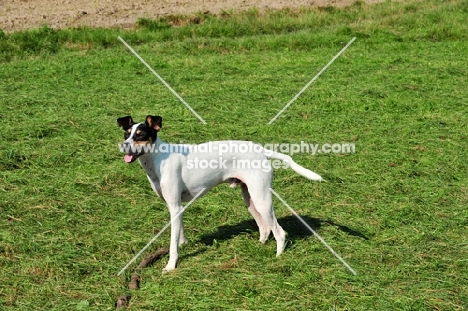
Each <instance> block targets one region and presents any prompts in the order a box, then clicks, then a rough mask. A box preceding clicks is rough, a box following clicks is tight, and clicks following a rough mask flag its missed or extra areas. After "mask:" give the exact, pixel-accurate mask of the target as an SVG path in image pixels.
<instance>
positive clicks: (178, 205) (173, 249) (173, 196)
mask: <svg viewBox="0 0 468 311" xmlns="http://www.w3.org/2000/svg"><path fill="white" fill-rule="evenodd" d="M178 188H179V187H177V181H174V180H167V181H166V182H162V183H161V190H162V194H163V196H164V199H165V201H166V204H167V207H168V209H169V213H170V214H171V243H170V246H169V262H168V263H167V265H166V267H165V268H164V269H163V273H165V272H169V271H172V270H174V269H175V268H176V265H177V259H178V258H179V242H185V235H184V230H183V228H182V226H183V223H182V214H179V213H180V211H181V210H182V201H181V191H179V189H178ZM181 234H182V236H181ZM181 238H182V241H181Z"/></svg>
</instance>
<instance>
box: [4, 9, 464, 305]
mask: <svg viewBox="0 0 468 311" xmlns="http://www.w3.org/2000/svg"><path fill="white" fill-rule="evenodd" d="M467 18H468V1H466V0H464V1H443V0H424V1H406V2H404V3H391V2H386V3H382V4H379V5H374V6H367V5H364V4H362V3H359V2H357V3H356V4H354V5H353V6H351V7H349V8H344V9H337V8H332V7H327V8H317V9H311V10H289V11H288V10H286V11H277V12H268V13H265V14H259V13H258V12H256V11H249V12H247V13H243V14H233V13H230V12H225V13H223V14H221V15H218V16H214V15H203V14H200V15H197V16H188V17H184V16H173V17H168V18H164V19H161V20H156V21H152V20H141V21H140V22H139V28H138V29H137V30H134V31H124V30H118V29H87V28H84V29H74V30H52V29H50V28H47V27H43V28H41V29H38V30H31V31H28V32H17V33H12V34H5V33H3V32H1V31H0V62H1V63H0V81H1V83H0V107H1V108H0V121H1V124H2V130H1V131H0V139H1V141H2V144H1V147H0V215H1V218H0V309H1V310H112V309H114V302H115V300H116V298H117V297H118V296H120V295H121V294H124V293H126V292H128V290H127V283H128V279H129V277H130V274H131V273H132V272H133V271H134V269H135V267H136V264H134V265H132V266H131V267H130V268H129V269H128V270H127V271H126V272H125V273H124V274H123V275H122V276H120V277H117V275H116V274H117V273H118V272H119V271H120V269H121V268H122V267H123V266H124V265H125V264H126V263H127V262H128V261H129V260H130V259H131V258H132V257H133V256H134V255H135V254H136V253H137V252H138V251H139V250H140V249H141V248H142V247H143V246H144V245H145V244H146V243H147V242H148V241H149V240H150V239H151V237H152V236H153V235H154V234H155V233H156V232H157V231H158V230H160V229H161V228H162V227H163V226H164V225H165V224H166V222H167V221H168V219H169V213H168V211H167V208H166V207H165V205H164V203H163V202H162V200H161V199H158V198H157V197H156V196H155V194H154V193H153V192H152V190H151V188H150V185H149V184H148V181H147V179H146V177H145V175H144V172H143V170H142V169H141V168H140V167H139V165H138V164H132V165H128V164H126V163H124V161H123V155H122V154H121V153H119V150H118V145H117V144H118V143H119V142H120V141H121V140H122V138H123V135H122V131H121V130H120V129H119V128H118V127H117V125H116V119H117V118H118V117H121V116H125V115H128V114H131V115H132V116H133V117H134V119H135V120H143V118H144V117H145V116H146V115H147V114H156V115H161V116H163V118H164V127H163V129H162V131H161V132H160V137H161V138H162V139H163V140H165V141H168V142H176V143H178V142H180V141H182V142H186V143H201V142H204V141H207V140H224V139H240V140H252V141H254V142H257V143H261V144H266V143H300V142H301V141H304V142H308V143H319V144H324V143H341V142H349V143H354V144H355V146H356V152H355V153H352V154H345V155H343V154H320V155H314V156H312V155H310V154H306V153H301V154H296V155H295V156H294V159H295V160H296V162H298V163H299V164H301V165H303V166H305V167H307V168H310V169H311V170H313V171H315V172H317V173H318V174H320V175H322V176H323V177H324V178H325V179H326V180H327V181H328V182H326V183H314V182H311V181H308V180H306V179H304V178H302V177H300V176H298V175H297V174H295V173H294V172H293V171H291V170H277V171H275V178H274V182H273V188H274V189H275V191H276V192H278V193H279V194H280V195H281V196H282V198H284V199H285V200H286V201H287V202H288V203H289V205H291V207H293V208H294V209H295V210H296V211H297V212H298V213H299V214H300V215H301V216H302V217H304V219H305V220H306V221H307V222H308V223H309V224H310V225H311V226H312V227H313V228H314V229H315V230H317V232H318V233H319V234H320V235H321V236H322V237H323V238H324V239H325V240H326V241H327V242H328V243H329V244H330V245H331V246H332V247H333V248H334V249H335V250H336V251H337V252H338V253H339V254H341V256H342V257H343V258H344V259H345V260H346V261H347V262H348V263H349V264H350V265H351V266H352V267H353V268H354V269H355V270H356V271H357V276H354V275H352V274H351V273H350V272H349V271H348V270H347V269H346V268H345V267H344V266H343V265H342V264H341V263H340V262H339V261H338V260H337V259H336V258H335V257H333V255H332V254H331V253H330V252H329V251H328V250H327V249H326V248H325V247H324V246H323V245H322V244H321V243H320V242H319V241H318V240H317V239H316V238H315V237H314V236H312V235H311V234H310V233H309V232H308V231H307V230H306V229H304V228H303V226H302V225H301V224H300V222H299V221H298V220H297V219H296V218H295V217H294V216H292V215H291V213H290V212H289V211H288V210H287V208H286V207H284V206H283V205H282V204H281V202H279V201H278V200H275V208H276V214H277V216H278V218H279V221H280V223H281V224H282V226H283V227H284V229H285V230H286V231H287V232H288V233H289V238H288V239H289V242H288V248H287V249H286V251H285V253H284V254H283V255H282V256H281V257H279V258H275V256H274V254H275V247H276V245H275V243H274V241H273V239H271V240H270V241H269V242H268V243H266V244H265V245H261V244H260V243H259V242H258V241H257V240H258V230H257V228H256V226H255V223H254V222H253V220H252V219H251V216H250V214H249V213H248V212H247V210H246V208H245V207H244V204H243V201H242V197H241V194H240V190H238V189H230V188H229V187H228V186H227V185H222V186H219V187H217V188H215V189H214V190H213V191H212V192H210V193H209V194H208V195H206V196H205V197H203V198H201V199H199V200H198V201H196V202H195V203H194V204H193V205H192V206H190V207H189V209H188V210H187V212H186V214H185V218H184V219H185V226H186V234H187V237H188V239H189V240H190V242H189V244H188V245H185V246H184V247H182V249H181V260H180V263H179V267H178V269H177V270H176V271H175V272H173V273H169V274H165V275H162V274H161V269H162V268H163V267H164V265H165V264H166V262H167V257H165V258H164V259H163V260H162V261H159V262H157V263H155V265H153V266H152V267H150V268H147V269H145V270H144V271H143V273H142V284H141V286H142V288H141V289H140V290H139V291H135V292H132V293H131V294H132V299H131V301H130V305H129V310H465V309H466V308H468V271H467V269H468V260H467V258H468V240H467V235H468V230H467V225H468V210H467V204H468V184H467V181H468V178H467V172H468V164H467V163H468V162H467V159H468V151H467V141H468V130H467V128H468V87H467V83H466V82H467V78H466V77H467V76H468V58H467V54H466V51H467V50H468V41H467V38H468V23H466V20H467ZM118 36H121V37H122V38H124V39H125V40H126V41H127V42H128V43H129V44H130V45H132V46H133V47H134V48H135V50H136V51H137V52H138V53H139V54H140V55H141V56H142V57H143V58H145V60H146V61H147V62H148V63H149V64H150V65H151V66H152V67H153V68H154V69H155V70H156V71H157V72H158V73H159V74H160V75H161V76H162V77H164V78H165V80H166V81H167V82H168V83H169V84H170V85H171V86H172V87H173V88H174V89H176V90H177V91H178V92H179V94H181V96H182V97H183V98H184V99H185V100H186V101H187V102H188V103H189V104H190V105H191V106H192V107H193V108H194V109H195V110H196V111H197V112H198V113H199V114H200V115H201V116H202V117H203V118H204V119H205V120H206V122H207V124H206V125H203V124H202V123H201V122H200V121H199V120H198V119H197V118H196V117H195V116H194V115H192V114H191V112H190V111H189V110H188V109H186V107H185V106H184V105H183V104H182V103H180V102H179V101H178V100H177V98H175V97H174V96H173V95H172V94H171V93H170V92H169V91H168V90H167V89H166V88H165V87H164V86H163V85H162V84H161V83H160V82H159V81H158V80H157V79H156V78H155V77H154V76H153V75H152V74H151V73H150V72H149V70H147V68H145V67H144V66H143V65H142V64H141V63H140V61H139V60H138V59H136V58H135V57H134V56H133V55H132V54H131V53H130V52H129V51H128V50H127V49H126V48H125V46H123V45H122V43H121V42H120V41H119V40H118V39H117V37H118ZM354 36H356V37H357V40H356V41H355V42H354V43H353V45H351V47H350V48H349V49H347V50H346V52H345V53H344V54H343V55H342V56H341V57H340V58H338V59H337V60H336V61H335V62H334V63H333V64H332V65H331V66H330V68H329V69H328V70H327V71H325V73H324V74H322V75H321V76H320V78H318V79H317V80H316V81H315V83H313V84H312V85H311V86H310V88H309V89H308V90H306V91H305V92H304V93H303V94H302V96H301V97H299V99H298V100H297V101H296V102H295V103H293V104H292V105H291V106H290V107H289V109H287V110H286V111H285V112H284V114H283V115H281V116H280V117H279V118H278V119H277V120H276V121H275V122H274V123H273V124H272V125H268V124H267V123H268V121H269V120H270V119H271V118H273V117H274V116H275V114H276V113H277V112H278V111H279V110H280V109H281V108H282V107H283V106H284V105H285V104H286V103H287V102H288V101H289V100H290V99H291V98H292V97H293V96H294V95H295V94H297V92H298V91H299V90H300V89H301V88H302V87H303V86H304V85H305V84H306V83H307V82H308V81H309V80H310V79H311V78H312V77H313V76H314V75H315V74H316V73H317V72H318V71H319V70H320V69H321V68H322V67H323V66H324V65H325V64H327V63H328V61H329V60H330V59H331V58H332V57H333V56H334V55H335V54H336V53H337V52H338V51H339V50H340V49H341V48H342V47H343V45H344V44H346V43H347V42H348V41H349V40H351V38H352V37H354ZM168 243H169V232H165V233H164V234H163V235H162V236H161V237H160V238H159V239H158V240H156V242H155V243H154V244H153V245H152V246H151V248H150V250H148V252H146V253H145V254H147V253H149V252H151V251H154V250H156V249H158V248H159V247H162V246H165V247H167V246H168ZM145 254H144V255H145ZM144 255H143V256H144ZM143 256H142V257H143Z"/></svg>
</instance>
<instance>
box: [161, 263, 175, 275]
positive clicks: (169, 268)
mask: <svg viewBox="0 0 468 311" xmlns="http://www.w3.org/2000/svg"><path fill="white" fill-rule="evenodd" d="M174 270H175V267H170V266H169V265H167V266H166V267H165V268H164V269H162V274H166V273H169V272H171V271H174Z"/></svg>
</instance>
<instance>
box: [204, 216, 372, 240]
mask: <svg viewBox="0 0 468 311" xmlns="http://www.w3.org/2000/svg"><path fill="white" fill-rule="evenodd" d="M301 218H302V219H303V220H304V221H305V222H306V223H307V224H308V225H309V226H310V227H311V228H312V229H313V230H314V231H318V230H319V229H320V227H322V224H324V223H326V224H329V225H332V226H336V227H337V228H338V229H340V230H341V231H343V232H345V233H347V234H348V235H351V236H357V237H360V238H363V239H365V240H368V239H369V238H368V237H366V236H365V235H364V234H363V233H361V232H359V231H357V230H354V229H351V228H349V227H347V226H344V225H340V224H337V223H335V222H333V221H331V220H322V219H318V218H312V217H309V216H301ZM278 223H279V224H280V226H281V227H283V229H284V230H285V231H286V232H287V239H288V240H290V241H292V242H294V241H296V240H301V239H304V238H307V237H310V236H311V235H313V233H312V232H311V231H310V230H309V229H308V228H306V226H305V225H304V224H303V223H302V222H301V221H300V220H299V219H298V218H297V217H296V216H287V217H283V218H278ZM256 231H257V232H258V226H257V224H256V223H255V221H254V220H253V219H251V220H244V221H242V222H240V223H238V224H235V225H226V226H221V227H219V228H218V230H217V231H216V232H214V233H209V234H205V235H203V236H202V237H201V238H200V242H201V243H203V244H205V245H213V243H214V241H215V240H217V241H223V240H229V239H232V238H233V237H235V236H238V235H240V234H242V233H248V234H251V233H253V232H256Z"/></svg>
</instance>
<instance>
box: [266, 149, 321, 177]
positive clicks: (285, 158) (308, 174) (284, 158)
mask: <svg viewBox="0 0 468 311" xmlns="http://www.w3.org/2000/svg"><path fill="white" fill-rule="evenodd" d="M265 156H266V157H267V158H271V159H278V160H282V161H284V162H286V163H288V164H289V167H291V168H292V169H293V170H294V171H295V172H296V173H298V174H299V175H301V176H304V177H305V178H307V179H310V180H315V181H323V178H322V177H321V176H320V175H319V174H317V173H314V172H312V171H311V170H308V169H306V168H305V167H302V166H300V165H299V164H297V163H296V162H294V161H293V159H292V158H291V157H290V156H288V155H286V154H283V153H279V152H275V151H272V150H265Z"/></svg>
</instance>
